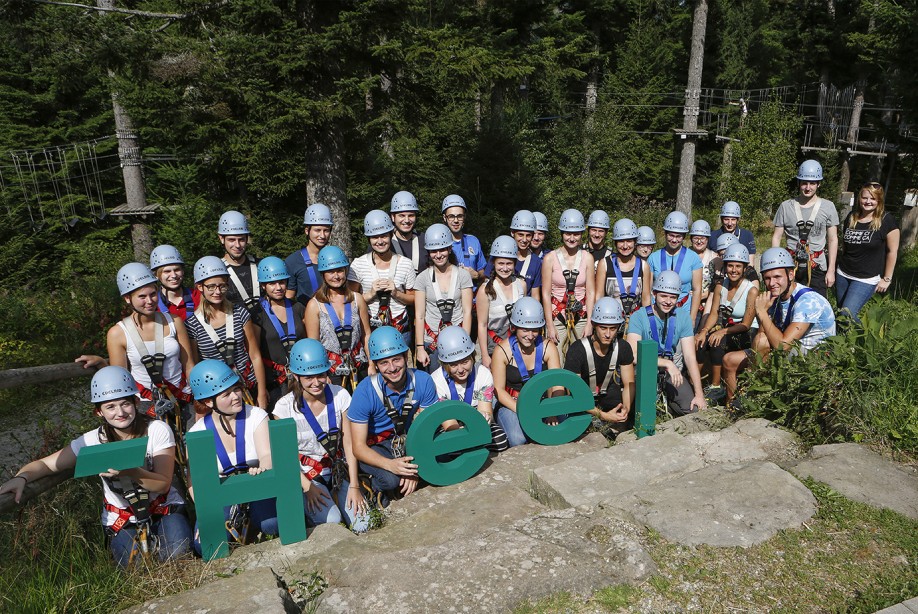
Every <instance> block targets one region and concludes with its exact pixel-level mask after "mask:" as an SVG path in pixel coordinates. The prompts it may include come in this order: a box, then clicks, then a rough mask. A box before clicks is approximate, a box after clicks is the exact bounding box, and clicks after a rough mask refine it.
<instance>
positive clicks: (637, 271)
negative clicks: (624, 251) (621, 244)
mask: <svg viewBox="0 0 918 614" xmlns="http://www.w3.org/2000/svg"><path fill="white" fill-rule="evenodd" d="M612 270H613V271H615V279H616V280H617V281H618V294H619V296H626V294H625V280H624V279H623V278H622V269H621V267H620V266H618V256H617V255H615V256H612ZM640 275H641V259H640V258H638V257H637V256H635V262H634V269H633V270H632V271H631V289H630V290H629V291H628V293H627V294H629V295H631V296H635V290H637V282H638V278H639V277H640Z"/></svg>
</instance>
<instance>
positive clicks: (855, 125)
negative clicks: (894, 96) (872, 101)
mask: <svg viewBox="0 0 918 614" xmlns="http://www.w3.org/2000/svg"><path fill="white" fill-rule="evenodd" d="M863 110H864V82H863V81H858V82H857V84H856V85H855V86H854V108H852V109H851V123H850V124H849V125H848V134H847V136H846V137H845V140H846V141H847V142H848V145H847V147H850V148H852V149H856V148H857V141H858V132H859V131H860V128H861V111H863ZM850 181H851V166H850V156H849V155H848V152H847V151H845V153H844V155H843V156H842V167H841V177H839V180H838V191H839V193H841V192H847V191H848V183H849V182H850Z"/></svg>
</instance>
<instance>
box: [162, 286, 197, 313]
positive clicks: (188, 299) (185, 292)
mask: <svg viewBox="0 0 918 614" xmlns="http://www.w3.org/2000/svg"><path fill="white" fill-rule="evenodd" d="M157 297H158V298H159V310H160V311H161V312H162V313H169V305H170V303H169V302H168V301H167V300H166V297H165V296H164V295H163V293H162V292H159V293H158V294H157ZM182 300H183V301H184V303H185V317H186V318H187V317H188V316H190V315H191V314H193V313H194V298H192V294H191V290H189V289H188V288H182Z"/></svg>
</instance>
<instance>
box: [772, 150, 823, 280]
mask: <svg viewBox="0 0 918 614" xmlns="http://www.w3.org/2000/svg"><path fill="white" fill-rule="evenodd" d="M821 181H822V165H821V164H819V162H817V161H816V160H807V161H805V162H804V163H803V164H801V165H800V169H799V170H798V172H797V182H798V184H799V186H800V195H799V196H797V197H796V198H791V199H789V200H785V201H784V202H783V203H781V205H780V206H779V207H778V210H777V211H776V212H775V219H774V223H775V231H774V234H772V236H771V246H772V247H778V246H779V245H781V236H782V235H784V236H786V237H787V249H789V250H790V251H791V253H793V254H794V259H795V260H796V262H797V267H796V268H797V273H796V279H797V281H798V282H800V283H802V284H806V285H807V286H809V287H811V288H812V289H813V290H815V291H816V292H818V293H819V294H820V295H822V296H823V297H825V296H826V289H827V288H831V287H832V286H833V285H835V259H836V256H837V255H838V211H837V210H836V209H835V203H833V202H832V201H830V200H826V199H824V198H821V197H819V196H818V195H817V194H816V192H817V190H819V184H820V182H821Z"/></svg>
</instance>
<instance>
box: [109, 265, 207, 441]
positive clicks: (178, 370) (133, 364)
mask: <svg viewBox="0 0 918 614" xmlns="http://www.w3.org/2000/svg"><path fill="white" fill-rule="evenodd" d="M117 282H118V292H119V293H120V294H121V296H122V298H123V299H124V302H125V303H126V304H127V305H128V307H130V310H131V314H130V315H129V316H127V317H126V318H124V319H123V320H121V321H120V322H118V323H117V324H116V325H115V326H112V327H111V328H110V329H108V334H107V335H106V345H107V348H108V360H109V363H110V364H112V365H114V366H116V367H124V368H125V369H129V370H130V372H131V375H132V377H133V378H134V381H135V382H137V388H138V390H139V391H140V395H141V396H142V397H143V398H145V399H147V400H150V401H153V403H154V404H153V407H152V408H151V409H150V410H149V413H150V416H151V417H163V415H165V414H166V413H171V414H172V416H173V417H181V416H182V413H183V409H184V408H183V407H181V404H186V403H190V402H191V390H190V389H189V388H188V384H187V382H186V379H185V373H187V372H189V371H191V368H192V367H193V366H194V362H193V360H192V356H193V354H192V351H191V342H190V341H189V338H188V333H187V332H186V331H185V325H184V323H183V322H182V320H181V319H177V318H173V317H172V316H171V315H170V314H168V313H161V312H160V311H159V309H158V306H157V303H158V299H159V296H158V294H159V293H158V292H157V290H156V278H155V277H153V274H152V273H150V270H149V269H148V268H147V267H145V266H144V265H142V264H140V263H139V262H129V263H128V264H126V265H124V266H123V267H121V269H120V270H119V271H118V276H117ZM176 405H179V406H178V407H176ZM185 417H186V418H187V417H189V416H185ZM175 427H176V434H181V433H182V432H183V431H184V425H183V424H181V423H178V422H177V423H176V424H175Z"/></svg>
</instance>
